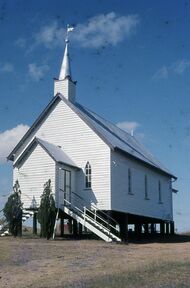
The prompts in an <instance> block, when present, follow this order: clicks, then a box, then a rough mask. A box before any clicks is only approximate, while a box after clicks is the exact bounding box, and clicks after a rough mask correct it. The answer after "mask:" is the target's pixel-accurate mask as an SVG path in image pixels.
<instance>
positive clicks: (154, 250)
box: [0, 236, 190, 288]
mask: <svg viewBox="0 0 190 288" xmlns="http://www.w3.org/2000/svg"><path fill="white" fill-rule="evenodd" d="M189 271H190V238H189V237H184V236H183V237H182V236H181V237H175V238H173V239H172V240H167V241H163V242H161V241H156V240H155V241H154V242H153V241H152V242H145V241H139V242H138V243H129V245H126V244H114V243H113V244H112V243H111V244H110V243H105V242H103V241H101V240H61V239H57V240H55V241H53V240H49V241H47V240H44V239H39V238H29V237H26V236H25V237H23V238H13V237H6V238H3V237H2V238H0V287H1V288H4V287H9V288H12V287H19V288H26V287H31V288H38V287H44V288H45V287H46V288H48V287H53V288H58V287H59V288H61V287H64V288H69V287H77V288H80V287H81V288H84V287H92V288H93V287H94V288H96V287H105V288H106V287H109V288H110V287H111V288H112V287H117V288H121V287H126V288H127V287H131V288H132V287H133V288H135V287H142V288H145V287H147V288H149V287H154V288H157V287H165V288H166V287H168V288H169V287H190V277H189V275H190V273H189Z"/></svg>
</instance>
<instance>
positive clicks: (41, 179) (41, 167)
mask: <svg viewBox="0 0 190 288" xmlns="http://www.w3.org/2000/svg"><path fill="white" fill-rule="evenodd" d="M13 178H14V179H13V181H14V183H15V181H16V180H18V181H19V184H20V189H21V192H22V194H21V199H22V202H23V203H24V206H23V207H24V208H30V205H31V201H32V198H33V196H34V197H35V199H36V201H37V204H38V205H39V204H40V196H41V194H42V192H43V189H44V187H43V186H44V184H45V182H47V181H48V180H49V179H51V185H52V193H55V162H54V160H53V159H52V158H51V157H50V156H49V155H48V154H47V153H46V152H45V151H44V149H43V148H42V147H41V146H40V145H37V146H36V147H35V149H34V150H33V151H32V152H31V153H30V154H29V155H28V157H27V158H26V159H23V162H22V163H21V165H20V166H18V167H15V168H14V172H13Z"/></svg>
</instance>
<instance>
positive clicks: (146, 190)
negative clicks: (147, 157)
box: [144, 175, 149, 200]
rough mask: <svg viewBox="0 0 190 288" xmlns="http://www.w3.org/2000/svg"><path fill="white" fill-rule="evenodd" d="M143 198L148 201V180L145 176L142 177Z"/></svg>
mask: <svg viewBox="0 0 190 288" xmlns="http://www.w3.org/2000/svg"><path fill="white" fill-rule="evenodd" d="M144 198H145V199H146V200H148V199H149V198H148V178H147V175H145V176H144Z"/></svg>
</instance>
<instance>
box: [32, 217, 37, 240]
mask: <svg viewBox="0 0 190 288" xmlns="http://www.w3.org/2000/svg"><path fill="white" fill-rule="evenodd" d="M33 234H34V235H37V213H36V212H35V211H34V215H33Z"/></svg>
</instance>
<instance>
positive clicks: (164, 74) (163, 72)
mask: <svg viewBox="0 0 190 288" xmlns="http://www.w3.org/2000/svg"><path fill="white" fill-rule="evenodd" d="M168 74H169V71H168V68H167V67H166V66H163V67H161V68H160V69H159V70H158V71H157V72H156V73H155V74H154V75H153V77H152V78H153V79H154V80H159V79H167V78H168Z"/></svg>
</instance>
